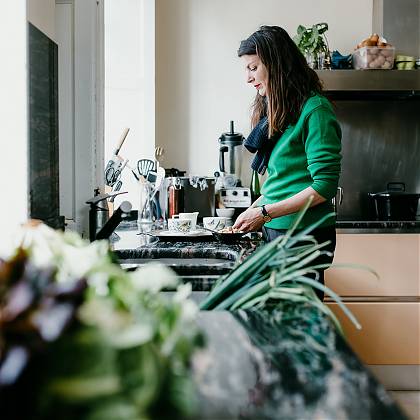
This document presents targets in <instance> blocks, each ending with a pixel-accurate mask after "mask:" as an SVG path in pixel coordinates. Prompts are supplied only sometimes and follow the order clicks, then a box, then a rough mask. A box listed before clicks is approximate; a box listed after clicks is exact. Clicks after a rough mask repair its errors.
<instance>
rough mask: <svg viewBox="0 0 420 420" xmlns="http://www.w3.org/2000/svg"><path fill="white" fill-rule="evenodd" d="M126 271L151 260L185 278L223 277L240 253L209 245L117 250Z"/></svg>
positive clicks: (119, 259)
mask: <svg viewBox="0 0 420 420" xmlns="http://www.w3.org/2000/svg"><path fill="white" fill-rule="evenodd" d="M116 254H117V257H118V261H119V263H120V265H121V267H122V268H123V269H125V270H135V269H136V268H138V267H142V266H144V265H145V264H148V263H151V262H160V263H162V264H165V265H166V266H168V267H170V268H171V269H173V270H174V271H175V272H176V273H177V274H178V275H181V276H183V277H188V276H197V275H206V276H219V275H221V274H225V273H228V272H229V271H231V270H232V268H233V266H234V265H235V263H236V261H237V259H238V258H239V252H238V251H235V250H232V249H229V248H224V249H223V248H220V247H215V246H208V247H203V246H201V247H183V248H179V247H165V248H163V247H148V248H138V249H133V250H119V251H116Z"/></svg>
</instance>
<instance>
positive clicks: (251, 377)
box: [193, 303, 406, 420]
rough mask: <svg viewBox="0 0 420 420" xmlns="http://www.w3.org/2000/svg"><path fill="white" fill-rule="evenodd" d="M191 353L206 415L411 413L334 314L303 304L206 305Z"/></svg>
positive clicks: (373, 415) (281, 416)
mask: <svg viewBox="0 0 420 420" xmlns="http://www.w3.org/2000/svg"><path fill="white" fill-rule="evenodd" d="M198 323H199V325H200V326H201V327H202V328H203V330H204V332H205V334H206V337H207V346H206V348H205V349H203V350H201V351H200V352H198V353H197V354H196V355H195V357H194V359H193V379H194V383H195V385H196V390H197V392H196V400H197V416H196V417H194V418H202V419H216V418H217V419H256V418H258V419H338V418H339V419H343V420H344V419H352V420H353V419H364V420H369V419H385V418H386V419H405V418H406V417H405V415H404V414H403V413H402V411H401V410H400V408H399V407H398V406H397V405H396V404H395V402H394V401H393V400H392V398H391V396H390V395H389V394H388V393H387V392H386V391H385V389H384V388H383V386H382V385H381V384H380V383H379V382H378V381H377V380H376V379H375V378H374V377H373V376H372V374H371V373H370V372H369V371H368V370H367V369H366V368H365V367H364V366H363V364H362V363H361V362H360V361H359V359H358V358H357V357H356V356H355V354H354V353H353V352H352V350H351V349H350V348H349V347H348V345H347V344H346V342H345V340H344V339H343V338H342V337H341V336H340V335H339V334H337V332H336V330H335V329H334V327H333V326H332V324H331V322H330V321H329V319H328V318H327V317H326V316H325V315H324V314H322V313H321V312H319V310H318V309H316V308H314V307H312V306H309V305H307V304H306V305H305V304H290V303H285V304H283V305H281V306H280V307H278V308H277V309H276V310H275V311H273V312H267V311H254V312H252V311H239V312H234V313H230V312H226V311H208V312H206V311H201V312H200V314H199V318H198Z"/></svg>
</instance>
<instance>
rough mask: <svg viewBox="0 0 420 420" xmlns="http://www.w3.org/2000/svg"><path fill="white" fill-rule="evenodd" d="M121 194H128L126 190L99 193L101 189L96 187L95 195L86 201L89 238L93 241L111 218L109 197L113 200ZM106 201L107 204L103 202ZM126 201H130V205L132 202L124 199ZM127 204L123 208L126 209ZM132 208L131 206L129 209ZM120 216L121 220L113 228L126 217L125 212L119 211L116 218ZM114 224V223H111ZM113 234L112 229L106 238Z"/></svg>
mask: <svg viewBox="0 0 420 420" xmlns="http://www.w3.org/2000/svg"><path fill="white" fill-rule="evenodd" d="M120 194H126V191H118V192H117V191H113V192H111V193H108V194H99V189H95V196H94V197H92V198H91V199H89V200H88V201H86V204H89V206H90V209H89V239H90V241H91V242H93V241H94V240H95V239H98V237H97V235H98V234H99V232H100V231H101V230H102V229H103V228H104V227H105V225H106V223H107V222H108V221H109V220H110V218H109V209H108V204H107V203H106V200H107V199H109V198H110V199H111V200H113V199H114V198H115V196H117V195H120ZM103 203H105V204H103ZM124 203H128V204H129V205H130V206H131V204H130V203H129V202H128V201H124ZM121 204H122V203H121ZM125 207H126V206H124V207H123V208H122V209H121V211H122V210H124V208H125ZM130 210H131V207H130V209H129V210H128V211H130ZM118 217H120V220H118V223H117V224H116V225H115V226H114V228H113V230H114V229H115V228H116V227H117V226H118V225H119V223H120V222H121V219H122V218H123V217H125V215H124V213H123V214H121V213H118V214H117V215H116V218H117V219H118ZM112 224H115V219H114V220H113V221H112ZM108 226H109V225H108ZM111 226H112V225H111ZM108 229H109V227H107V230H105V233H103V234H107V231H108ZM111 235H112V231H111V232H110V233H109V235H108V236H106V238H109V237H110V236H111Z"/></svg>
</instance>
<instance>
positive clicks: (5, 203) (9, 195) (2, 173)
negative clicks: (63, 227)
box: [0, 0, 28, 255]
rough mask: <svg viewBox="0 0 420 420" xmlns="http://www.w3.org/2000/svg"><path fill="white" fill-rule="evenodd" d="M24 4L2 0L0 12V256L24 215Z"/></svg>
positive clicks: (25, 198)
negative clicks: (0, 63)
mask: <svg viewBox="0 0 420 420" xmlns="http://www.w3.org/2000/svg"><path fill="white" fill-rule="evenodd" d="M26 36H27V23H26V4H25V2H22V1H16V0H7V1H6V0H3V1H2V3H1V13H0V51H1V55H2V65H1V66H0V92H1V95H0V139H1V141H0V143H1V146H2V150H3V154H2V160H1V165H0V191H1V193H2V199H1V204H2V205H1V207H0V232H1V240H0V255H2V254H4V253H5V252H6V249H7V248H8V244H9V242H10V240H11V239H12V235H13V232H14V231H15V229H16V227H17V226H18V225H19V224H20V223H22V222H24V221H25V220H26V219H27V216H28V123H27V106H28V101H27V75H26V66H27V46H26Z"/></svg>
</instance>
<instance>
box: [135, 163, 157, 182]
mask: <svg viewBox="0 0 420 420" xmlns="http://www.w3.org/2000/svg"><path fill="white" fill-rule="evenodd" d="M154 167H155V163H154V162H153V160H150V159H140V160H138V161H137V171H138V173H139V175H142V176H144V178H146V179H147V175H148V174H149V171H151V170H152V169H153V168H154Z"/></svg>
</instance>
